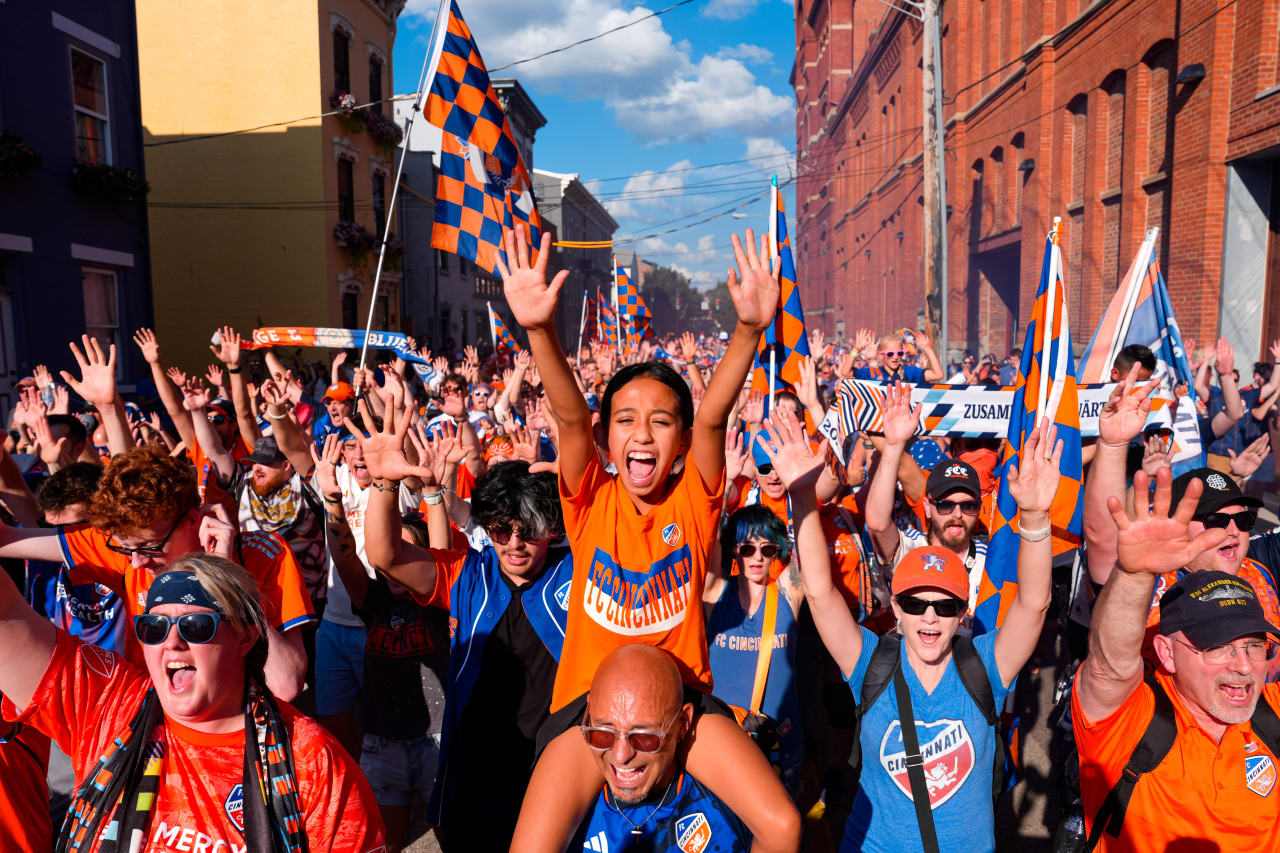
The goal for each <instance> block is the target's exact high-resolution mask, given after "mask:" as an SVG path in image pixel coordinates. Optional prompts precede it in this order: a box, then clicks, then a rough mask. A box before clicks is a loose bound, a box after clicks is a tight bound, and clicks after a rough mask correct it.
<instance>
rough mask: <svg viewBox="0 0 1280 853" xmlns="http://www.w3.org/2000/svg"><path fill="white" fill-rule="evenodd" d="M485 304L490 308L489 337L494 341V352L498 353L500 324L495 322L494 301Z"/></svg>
mask: <svg viewBox="0 0 1280 853" xmlns="http://www.w3.org/2000/svg"><path fill="white" fill-rule="evenodd" d="M484 306H485V307H486V308H488V309H489V338H490V340H492V341H493V354H494V355H495V356H496V355H497V354H498V324H497V323H495V322H493V303H492V302H485V303H484Z"/></svg>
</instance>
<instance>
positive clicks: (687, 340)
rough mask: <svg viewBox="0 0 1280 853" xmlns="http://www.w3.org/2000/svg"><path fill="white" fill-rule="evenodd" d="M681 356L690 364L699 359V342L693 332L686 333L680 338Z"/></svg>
mask: <svg viewBox="0 0 1280 853" xmlns="http://www.w3.org/2000/svg"><path fill="white" fill-rule="evenodd" d="M680 355H681V357H683V358H684V360H685V361H688V362H692V361H693V360H694V359H696V358H697V357H698V340H697V338H695V337H694V336H693V332H685V333H684V334H683V335H681V336H680Z"/></svg>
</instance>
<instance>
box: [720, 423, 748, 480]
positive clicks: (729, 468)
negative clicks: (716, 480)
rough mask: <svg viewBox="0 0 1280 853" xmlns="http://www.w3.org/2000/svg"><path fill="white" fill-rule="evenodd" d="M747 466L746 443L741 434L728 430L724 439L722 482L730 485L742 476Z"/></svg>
mask: <svg viewBox="0 0 1280 853" xmlns="http://www.w3.org/2000/svg"><path fill="white" fill-rule="evenodd" d="M746 465H747V453H746V441H745V439H744V437H743V433H741V432H739V431H738V430H730V431H728V432H727V433H726V434H725V438H724V481H725V482H726V483H732V482H733V481H734V480H736V479H738V478H739V477H741V476H742V469H743V468H745V467H746Z"/></svg>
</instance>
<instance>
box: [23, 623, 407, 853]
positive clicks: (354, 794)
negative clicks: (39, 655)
mask: <svg viewBox="0 0 1280 853" xmlns="http://www.w3.org/2000/svg"><path fill="white" fill-rule="evenodd" d="M150 687H151V679H150V678H148V677H147V676H146V675H144V674H143V673H141V672H139V671H138V670H137V669H135V668H133V667H132V666H130V665H129V664H127V663H125V662H124V661H122V660H121V659H120V658H119V656H117V655H115V654H114V653H112V652H108V651H104V650H102V649H99V648H97V647H95V646H86V645H84V644H83V643H81V642H80V641H79V640H77V639H75V638H73V637H71V636H70V635H69V634H67V633H66V632H64V631H61V630H59V631H58V643H57V646H56V647H55V648H54V652H53V658H52V659H51V660H50V661H49V667H48V669H46V670H45V673H44V675H43V677H41V679H40V684H39V686H37V688H36V691H35V695H34V696H33V697H32V699H31V704H30V706H28V707H27V708H26V709H25V710H23V711H22V712H21V714H19V713H18V711H17V709H16V708H14V707H13V705H12V703H10V702H9V701H8V700H6V701H5V703H4V714H5V717H6V718H8V719H15V718H16V719H19V720H21V721H23V722H27V723H30V724H31V725H33V726H35V727H36V728H38V729H40V730H41V731H44V732H46V733H48V734H49V735H50V736H51V737H53V739H54V740H56V741H57V742H58V745H59V746H61V747H62V748H63V750H64V751H65V752H66V753H67V755H69V756H71V763H72V766H73V767H74V769H75V778H76V783H75V784H76V787H77V788H78V787H79V786H80V785H81V784H82V783H83V782H84V778H85V774H87V773H88V772H89V771H90V770H92V769H93V767H94V765H95V764H96V763H97V761H98V759H99V758H101V757H102V755H103V754H104V753H105V752H106V751H107V750H108V748H110V746H111V743H112V741H113V740H114V739H115V738H116V737H117V735H119V734H120V732H121V731H122V730H123V729H124V728H125V727H126V726H127V725H128V724H129V722H130V721H131V720H132V719H133V717H134V716H135V715H136V714H137V713H138V708H139V707H140V706H141V704H142V699H143V697H144V696H145V695H146V692H147V690H148V689H150ZM278 704H279V706H280V714H281V716H282V717H283V719H284V726H285V730H286V731H287V732H288V734H289V740H290V745H291V747H292V750H293V761H294V769H295V772H296V773H297V779H298V803H299V805H300V806H301V810H302V818H303V822H304V823H305V831H306V835H307V840H308V842H309V843H310V847H311V849H312V850H325V851H333V853H374V851H377V850H381V849H382V848H381V847H380V845H381V844H383V832H382V820H381V818H380V817H379V813H378V806H377V803H376V802H375V801H374V798H373V792H372V791H371V790H370V789H369V783H368V782H366V781H365V778H364V774H362V773H361V772H360V768H359V767H358V766H357V765H356V763H355V761H354V760H353V759H352V758H351V757H350V756H349V755H347V753H346V751H345V750H344V749H343V748H342V747H341V746H340V745H339V744H338V741H337V740H336V739H334V737H333V736H332V735H331V734H329V733H328V732H327V731H325V730H324V729H323V728H321V726H320V724H319V723H316V722H315V721H314V720H312V719H310V718H309V717H306V716H304V715H302V714H301V713H299V712H298V711H297V710H296V709H294V708H293V707H292V706H291V705H288V704H286V703H284V702H279V703H278ZM153 737H154V738H155V739H156V741H157V742H158V744H159V745H160V747H161V749H163V751H164V759H163V760H164V769H163V772H162V778H161V780H160V790H159V791H158V792H157V794H156V800H155V804H154V805H153V806H152V810H151V818H150V821H149V823H148V825H147V841H146V844H145V845H144V848H143V849H144V850H146V851H147V853H180V852H181V853H190V851H193V850H205V851H209V853H212V851H214V850H217V851H219V853H244V851H245V843H244V829H243V827H244V821H243V814H244V811H243V805H244V800H243V787H244V786H243V782H244V748H245V744H244V732H243V731H238V732H230V733H228V734H217V735H214V734H207V733H204V732H198V731H194V730H193V729H189V728H187V727H186V726H182V725H179V724H178V723H175V722H173V721H172V720H164V721H163V722H162V723H161V724H160V725H159V726H157V727H156V729H155V731H154V732H153ZM97 849H99V845H98V844H97V843H91V844H86V846H85V847H84V850H85V853H92V852H93V851H94V850H97Z"/></svg>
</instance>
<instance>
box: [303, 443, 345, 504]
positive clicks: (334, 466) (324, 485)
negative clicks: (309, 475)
mask: <svg viewBox="0 0 1280 853" xmlns="http://www.w3.org/2000/svg"><path fill="white" fill-rule="evenodd" d="M307 446H308V447H310V448H311V461H312V462H314V463H315V466H316V470H315V475H314V478H315V479H314V482H315V484H316V488H317V489H319V490H320V495H321V496H322V497H326V498H331V499H334V500H338V499H341V498H342V487H340V486H339V485H338V475H337V470H338V463H339V462H341V461H342V443H341V442H340V441H338V433H336V432H331V433H329V434H328V435H326V436H325V437H324V450H323V451H317V450H316V443H315V442H314V441H312V442H308V443H307Z"/></svg>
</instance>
